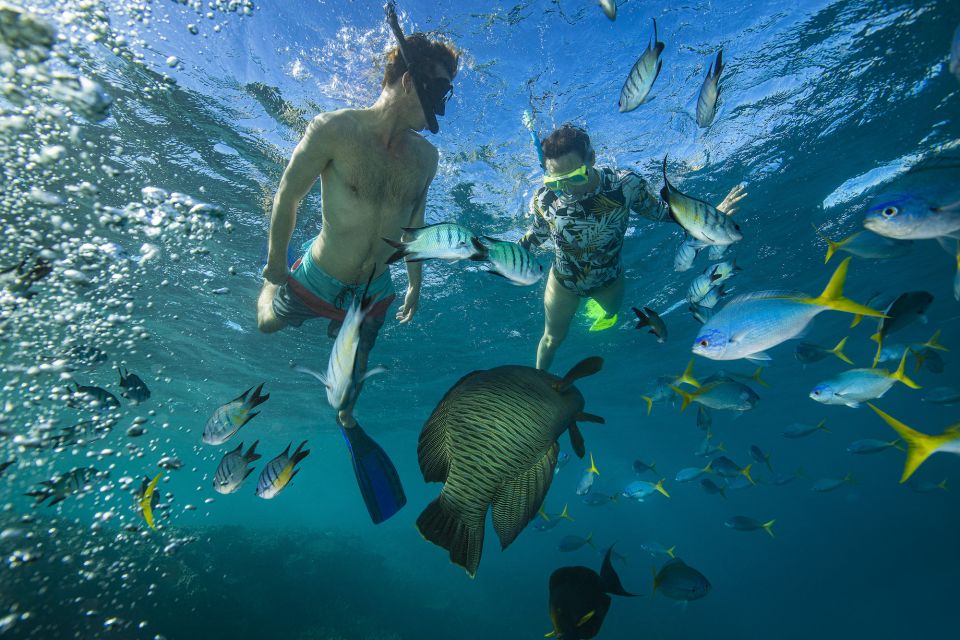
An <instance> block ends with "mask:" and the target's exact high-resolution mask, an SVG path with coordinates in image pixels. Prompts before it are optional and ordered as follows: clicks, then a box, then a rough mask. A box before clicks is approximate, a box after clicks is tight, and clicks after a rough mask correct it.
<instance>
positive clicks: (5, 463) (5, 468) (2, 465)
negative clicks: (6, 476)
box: [0, 458, 17, 476]
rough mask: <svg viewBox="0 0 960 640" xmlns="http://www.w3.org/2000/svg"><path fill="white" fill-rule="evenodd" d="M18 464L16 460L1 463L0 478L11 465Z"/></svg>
mask: <svg viewBox="0 0 960 640" xmlns="http://www.w3.org/2000/svg"><path fill="white" fill-rule="evenodd" d="M16 462H17V459H16V458H14V459H13V460H7V461H6V462H0V476H2V475H3V472H4V471H6V470H7V469H8V468H9V467H10V465H13V464H16Z"/></svg>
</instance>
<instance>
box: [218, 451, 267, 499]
mask: <svg viewBox="0 0 960 640" xmlns="http://www.w3.org/2000/svg"><path fill="white" fill-rule="evenodd" d="M259 443H260V441H259V440H256V441H255V442H254V443H253V444H252V445H251V446H250V448H249V449H248V450H247V452H246V453H243V443H242V442H241V443H240V444H239V445H237V448H236V449H234V450H233V451H229V452H227V453H226V454H224V456H223V459H221V460H220V464H219V465H217V472H216V473H215V474H214V475H213V490H214V491H216V492H217V493H222V494H224V495H226V494H228V493H233V492H234V491H236V490H237V489H239V488H240V485H241V484H243V481H244V480H245V479H246V477H247V476H249V475H250V474H251V473H253V468H250V467H247V465H248V464H250V463H251V462H255V461H257V460H259V459H260V458H261V457H262V456H261V455H260V454H258V453H257V445H258V444H259Z"/></svg>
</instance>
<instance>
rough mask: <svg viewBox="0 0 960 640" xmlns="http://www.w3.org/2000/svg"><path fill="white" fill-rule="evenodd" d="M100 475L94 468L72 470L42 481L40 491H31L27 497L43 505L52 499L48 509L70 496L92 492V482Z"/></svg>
mask: <svg viewBox="0 0 960 640" xmlns="http://www.w3.org/2000/svg"><path fill="white" fill-rule="evenodd" d="M98 473H99V472H98V471H97V470H96V469H95V468H93V467H78V468H75V469H71V470H70V471H68V472H66V473H62V474H57V475H55V476H53V477H52V478H50V479H49V480H43V481H41V482H40V485H41V488H40V489H35V490H34V491H29V492H27V494H26V495H28V496H31V497H33V498H36V500H37V501H36V503H35V504H41V503H43V501H44V500H47V499H48V498H52V499H51V500H50V502H48V503H47V506H48V507H52V506H53V505H55V504H57V503H58V502H62V501H63V500H65V499H66V498H67V497H69V496H72V495H76V494H81V493H87V492H89V491H92V490H93V487H92V485H91V482H92V481H93V479H94V478H96V477H97V474H98Z"/></svg>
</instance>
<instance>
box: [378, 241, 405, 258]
mask: <svg viewBox="0 0 960 640" xmlns="http://www.w3.org/2000/svg"><path fill="white" fill-rule="evenodd" d="M381 240H383V241H384V242H386V243H387V244H388V245H390V246H391V247H393V248H394V249H396V251H395V252H394V253H393V254H391V255H390V257H389V258H387V264H393V263H394V262H397V261H398V260H401V259H403V258H405V257H406V256H407V255H408V254H409V251H407V245H406V244H404V243H403V242H398V241H397V240H391V239H390V238H381Z"/></svg>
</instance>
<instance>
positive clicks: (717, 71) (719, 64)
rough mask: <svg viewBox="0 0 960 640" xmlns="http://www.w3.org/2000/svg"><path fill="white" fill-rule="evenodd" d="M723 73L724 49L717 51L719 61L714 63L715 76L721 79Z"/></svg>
mask: <svg viewBox="0 0 960 640" xmlns="http://www.w3.org/2000/svg"><path fill="white" fill-rule="evenodd" d="M721 73H723V49H720V51H718V52H717V61H716V63H714V65H713V77H714V78H716V79H717V80H719V79H720V74H721Z"/></svg>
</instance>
